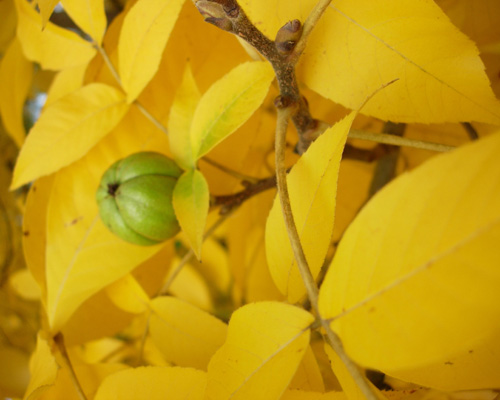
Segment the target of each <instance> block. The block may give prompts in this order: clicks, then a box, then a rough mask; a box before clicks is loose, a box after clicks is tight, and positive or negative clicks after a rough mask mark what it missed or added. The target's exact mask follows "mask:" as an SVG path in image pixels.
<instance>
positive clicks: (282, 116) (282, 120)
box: [275, 107, 377, 400]
mask: <svg viewBox="0 0 500 400" xmlns="http://www.w3.org/2000/svg"><path fill="white" fill-rule="evenodd" d="M291 112H292V110H291V109H290V107H287V108H281V109H280V108H278V120H277V123H276V142H275V148H276V180H277V186H278V194H279V197H280V203H281V207H282V210H283V217H284V219H285V225H286V228H287V232H288V237H289V239H290V243H291V245H292V249H293V253H294V256H295V260H296V262H297V267H298V268H299V272H300V275H301V277H302V281H303V282H304V285H305V287H306V290H307V295H308V297H309V301H310V302H311V306H312V308H313V309H314V311H315V312H316V315H318V316H319V318H320V320H321V325H322V326H323V329H325V331H326V333H327V337H328V340H329V342H330V345H331V346H332V349H333V350H334V351H335V352H336V353H337V355H338V356H339V357H340V359H341V360H342V362H343V363H344V365H345V366H346V368H347V370H348V371H349V373H350V375H351V377H352V378H353V380H354V381H355V382H356V384H357V385H358V387H359V388H360V390H361V392H362V393H363V395H364V396H365V398H366V399H368V400H377V396H376V394H375V393H374V392H373V390H372V388H371V387H370V385H369V383H368V381H367V379H366V378H365V377H364V376H363V374H362V373H361V371H360V370H359V368H358V366H357V365H356V364H355V363H354V362H353V361H352V360H351V359H350V358H349V356H348V355H347V354H346V352H345V351H344V347H343V346H342V342H341V340H340V338H339V337H338V336H337V335H336V334H335V333H334V332H333V331H332V329H331V328H330V325H329V323H328V321H327V320H324V319H323V318H321V315H320V313H319V307H318V287H317V285H316V282H315V281H314V278H313V276H312V274H311V271H310V269H309V266H308V264H307V260H306V257H305V254H304V250H303V249H302V244H301V243H300V237H299V233H298V231H297V227H296V225H295V221H294V218H293V214H292V207H291V204H290V197H289V195H288V185H287V181H286V167H285V148H286V130H287V127H288V119H289V118H290V115H291Z"/></svg>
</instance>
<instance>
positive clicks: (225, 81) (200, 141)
mask: <svg viewBox="0 0 500 400" xmlns="http://www.w3.org/2000/svg"><path fill="white" fill-rule="evenodd" d="M273 79H274V72H273V69H272V67H271V66H270V64H269V63H268V62H265V61H252V62H246V63H243V64H240V65H238V66H237V67H236V68H234V69H232V70H231V71H230V72H228V73H227V74H226V75H224V76H223V77H222V78H221V79H219V80H218V81H217V82H215V83H214V84H213V85H212V86H211V87H210V89H208V90H207V91H206V92H205V93H204V94H203V96H202V98H201V100H200V102H199V103H198V107H197V108H196V111H195V113H194V116H193V121H192V124H191V146H192V150H193V158H194V159H195V160H197V159H199V158H201V157H203V156H204V155H205V154H207V153H208V152H209V151H210V150H212V149H213V148H214V147H215V146H216V145H217V144H218V143H220V142H221V141H222V140H224V139H225V138H226V137H228V136H229V135H230V134H231V133H233V132H234V131H235V130H236V129H237V128H239V127H240V126H241V125H242V124H243V123H244V122H245V121H246V120H247V119H248V118H250V116H251V115H252V114H253V113H254V111H255V110H256V109H257V108H258V107H259V106H260V105H261V104H262V102H263V101H264V98H265V96H266V94H267V92H268V90H269V85H270V84H271V81H272V80H273Z"/></svg>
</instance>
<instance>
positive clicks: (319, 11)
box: [290, 0, 332, 64]
mask: <svg viewBox="0 0 500 400" xmlns="http://www.w3.org/2000/svg"><path fill="white" fill-rule="evenodd" d="M331 2H332V0H319V1H318V2H317V3H316V5H315V6H314V8H313V9H312V10H311V12H310V13H309V15H308V16H307V19H306V20H305V22H304V25H303V27H302V36H301V37H300V39H299V41H298V42H297V44H296V46H295V49H294V50H293V53H292V54H291V55H290V59H291V60H292V62H293V63H294V64H296V63H297V61H298V60H299V57H300V56H301V55H302V53H303V52H304V49H305V48H306V44H307V40H308V39H309V35H310V34H311V32H312V30H313V29H314V27H315V26H316V24H317V23H318V21H319V19H320V18H321V16H322V15H323V13H324V12H325V10H326V8H327V7H328V6H329V5H330V3H331Z"/></svg>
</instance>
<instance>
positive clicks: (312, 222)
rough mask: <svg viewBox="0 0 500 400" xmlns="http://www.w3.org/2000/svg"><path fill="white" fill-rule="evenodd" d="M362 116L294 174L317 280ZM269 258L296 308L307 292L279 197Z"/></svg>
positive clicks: (332, 135)
mask: <svg viewBox="0 0 500 400" xmlns="http://www.w3.org/2000/svg"><path fill="white" fill-rule="evenodd" d="M355 116H356V112H352V113H351V114H349V116H347V117H346V118H344V119H343V120H342V121H340V122H338V123H337V124H335V125H334V126H332V127H331V128H329V129H328V130H327V131H325V133H323V134H322V135H321V136H320V137H319V138H318V139H317V140H316V141H315V142H314V143H313V144H312V145H311V146H310V147H309V149H308V150H307V152H306V153H305V154H304V155H303V156H302V157H301V158H300V159H299V161H298V162H297V164H296V165H295V166H294V167H293V168H292V170H291V171H290V173H289V174H288V177H287V181H288V191H289V195H290V203H291V206H292V212H293V215H294V219H295V225H296V226H297V230H298V232H299V236H300V239H301V243H302V247H303V249H304V253H305V256H306V259H307V261H308V265H309V269H310V270H311V273H312V274H313V277H314V278H316V276H317V275H318V273H319V271H320V269H321V266H322V264H323V260H324V258H325V255H326V253H327V251H328V247H329V245H330V240H331V237H332V232H333V223H334V219H335V197H336V192H337V179H338V173H339V167H340V159H341V157H342V152H343V150H344V144H345V141H346V138H347V134H348V132H349V129H350V127H351V124H352V121H353V120H354V117H355ZM266 254H267V262H268V264H269V270H270V272H271V276H272V277H273V279H274V282H275V283H276V286H277V287H278V289H280V291H281V292H282V293H283V294H284V295H286V296H287V297H288V301H289V302H291V303H295V302H297V301H298V300H300V298H301V297H302V296H304V295H305V294H306V288H305V286H304V283H303V282H302V278H301V275H300V272H299V269H298V267H297V264H296V262H295V257H294V255H293V251H292V247H291V245H290V240H289V238H288V232H287V229H286V226H285V222H284V219H283V212H282V210H281V204H280V200H279V197H278V196H276V198H275V200H274V204H273V208H272V209H271V212H270V213H269V217H268V220H267V224H266Z"/></svg>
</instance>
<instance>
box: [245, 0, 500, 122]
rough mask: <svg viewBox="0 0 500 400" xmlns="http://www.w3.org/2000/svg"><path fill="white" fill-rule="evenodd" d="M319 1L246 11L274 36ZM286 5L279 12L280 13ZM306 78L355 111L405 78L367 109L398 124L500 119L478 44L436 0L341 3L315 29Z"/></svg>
mask: <svg viewBox="0 0 500 400" xmlns="http://www.w3.org/2000/svg"><path fill="white" fill-rule="evenodd" d="M315 4H316V1H315V0H304V1H300V2H290V1H287V0H271V1H267V0H260V1H254V0H243V1H242V3H241V6H242V8H243V9H244V10H245V12H246V13H247V14H248V16H249V18H250V19H251V20H253V21H259V28H260V29H262V30H263V32H264V33H265V34H267V35H268V36H269V37H274V35H275V34H276V31H277V30H278V28H279V27H280V26H282V25H284V24H285V23H286V22H287V21H289V20H290V19H295V18H299V19H300V20H301V21H304V20H305V18H306V17H307V15H308V14H309V12H310V10H311V9H312V7H313V6H314V5H315ZM276 10H278V11H276ZM298 76H299V79H302V80H303V81H304V83H305V84H306V85H307V86H308V87H309V88H311V89H313V90H315V91H316V92H318V93H319V94H321V95H322V96H324V97H326V98H329V99H331V100H333V101H335V102H337V103H340V104H342V105H344V106H346V107H348V108H351V109H353V108H356V107H357V105H358V104H359V103H360V102H361V101H362V100H363V99H364V98H365V97H366V96H367V94H369V93H372V92H373V91H374V90H375V89H376V88H378V87H380V86H381V85H382V84H384V83H386V82H389V81H392V80H393V79H396V78H397V79H399V81H398V82H397V83H395V84H394V85H391V86H390V87H388V88H387V89H386V90H384V94H383V96H379V97H378V98H376V99H374V100H373V101H371V102H370V103H369V104H367V106H366V107H365V108H364V109H363V113H364V114H368V115H372V116H375V117H377V118H380V119H383V120H390V121H394V122H423V123H431V122H438V123H441V122H459V121H481V122H487V123H491V124H496V125H498V124H500V103H499V102H498V100H497V99H495V96H494V94H493V92H492V90H491V88H490V82H489V80H488V77H487V75H486V74H485V71H484V64H483V62H482V61H481V58H480V57H479V51H478V49H477V47H476V45H475V44H474V43H473V42H472V41H471V40H470V39H469V38H467V37H466V36H465V35H464V34H463V33H461V32H460V31H459V30H458V29H457V28H456V27H455V26H454V25H453V24H452V23H451V22H450V21H449V19H448V17H447V16H446V15H445V14H444V13H443V11H442V10H441V9H440V8H439V7H438V6H437V5H436V4H435V2H434V1H432V0H423V1H419V2H418V3H416V2H414V1H413V0H404V1H398V2H397V3H396V4H395V3H394V1H393V0H380V1H376V2H373V1H370V0H339V1H336V2H335V3H332V4H330V6H329V7H328V8H327V10H326V12H325V13H324V15H323V16H322V17H321V20H320V21H319V22H318V24H317V25H316V26H315V29H314V30H313V32H312V34H311V37H310V38H309V40H308V43H307V51H305V52H304V55H303V57H302V58H301V64H300V68H299V71H298Z"/></svg>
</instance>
